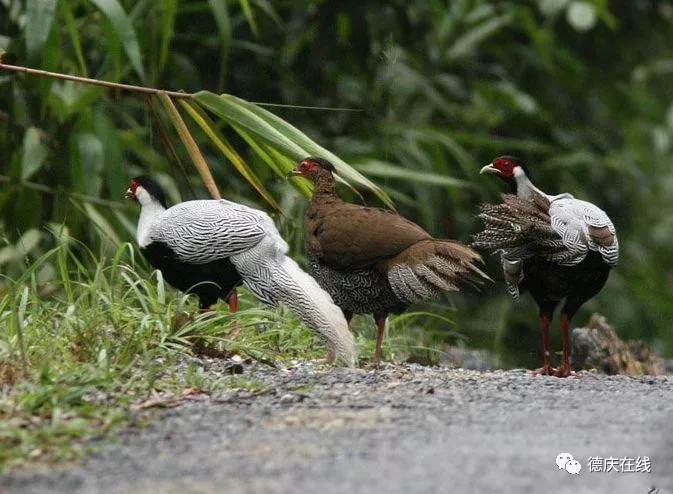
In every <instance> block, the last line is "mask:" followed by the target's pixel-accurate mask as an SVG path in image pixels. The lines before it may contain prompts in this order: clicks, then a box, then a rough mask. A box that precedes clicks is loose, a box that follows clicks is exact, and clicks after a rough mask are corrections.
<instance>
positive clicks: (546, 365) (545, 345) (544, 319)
mask: <svg viewBox="0 0 673 494" xmlns="http://www.w3.org/2000/svg"><path fill="white" fill-rule="evenodd" d="M550 323H551V320H550V319H549V316H548V315H547V314H540V325H541V326H542V357H543V359H544V362H543V364H542V367H540V368H539V369H537V370H534V371H533V375H534V376H537V375H538V374H543V375H545V376H551V375H553V374H554V372H556V369H554V368H553V367H552V366H551V363H550V362H549V324H550Z"/></svg>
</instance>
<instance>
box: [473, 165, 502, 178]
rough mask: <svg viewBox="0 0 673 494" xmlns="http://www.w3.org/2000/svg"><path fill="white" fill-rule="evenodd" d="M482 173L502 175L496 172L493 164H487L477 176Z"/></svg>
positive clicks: (498, 171)
mask: <svg viewBox="0 0 673 494" xmlns="http://www.w3.org/2000/svg"><path fill="white" fill-rule="evenodd" d="M484 173H490V174H493V175H502V172H501V171H500V170H498V169H497V168H496V167H495V166H493V163H489V164H488V165H486V166H485V167H484V168H482V169H481V170H479V175H483V174H484Z"/></svg>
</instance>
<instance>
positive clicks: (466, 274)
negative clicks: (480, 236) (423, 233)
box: [387, 239, 490, 304]
mask: <svg viewBox="0 0 673 494" xmlns="http://www.w3.org/2000/svg"><path fill="white" fill-rule="evenodd" d="M477 261H481V256H479V254H477V253H476V252H475V251H473V250H472V249H470V248H469V247H466V246H465V245H462V244H460V243H459V242H455V241H453V240H440V239H429V240H422V241H420V242H417V243H415V244H414V245H412V246H411V247H409V248H407V249H406V250H405V251H403V252H402V253H400V254H399V255H398V256H396V257H394V258H393V259H391V260H390V261H388V263H387V264H388V266H389V269H388V281H389V283H390V286H391V288H392V289H393V292H394V293H395V295H396V296H397V297H398V298H399V299H400V300H402V301H403V302H405V303H407V304H415V303H421V302H424V301H427V300H430V299H432V298H434V297H436V296H438V295H439V294H440V293H441V292H442V291H458V290H460V287H461V286H464V285H466V284H467V285H472V286H475V285H478V284H481V283H482V282H483V281H484V280H490V278H489V277H488V276H487V275H486V274H485V273H483V272H482V271H481V270H480V269H479V268H477V267H476V266H475V265H474V263H475V262H477Z"/></svg>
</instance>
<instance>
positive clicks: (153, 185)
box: [131, 175, 168, 208]
mask: <svg viewBox="0 0 673 494" xmlns="http://www.w3.org/2000/svg"><path fill="white" fill-rule="evenodd" d="M134 183H135V184H137V185H140V186H141V187H142V188H143V189H145V190H146V191H147V192H149V193H150V195H151V196H152V197H154V198H155V199H156V200H157V201H159V202H160V203H161V205H162V206H163V207H165V208H168V206H167V205H166V194H165V193H164V189H163V187H161V185H160V184H159V182H157V181H156V180H155V179H153V178H152V177H148V176H147V175H140V176H138V177H136V178H134V179H133V180H132V181H131V187H132V188H133V186H134V185H135V184H134Z"/></svg>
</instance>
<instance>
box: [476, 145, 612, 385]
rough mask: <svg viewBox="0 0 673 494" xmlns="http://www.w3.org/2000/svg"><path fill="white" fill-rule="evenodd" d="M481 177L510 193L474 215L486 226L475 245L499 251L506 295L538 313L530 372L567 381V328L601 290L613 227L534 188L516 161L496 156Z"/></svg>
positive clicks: (574, 203)
mask: <svg viewBox="0 0 673 494" xmlns="http://www.w3.org/2000/svg"><path fill="white" fill-rule="evenodd" d="M481 173H491V174H495V175H497V176H499V177H501V178H502V179H504V180H505V181H507V182H508V183H509V184H510V186H511V187H512V190H513V191H514V192H515V193H516V195H509V194H503V202H502V203H501V204H484V205H482V207H481V213H480V214H479V217H480V218H481V219H482V220H483V221H484V225H485V228H484V231H482V232H480V233H479V234H477V235H475V238H474V242H473V245H474V246H475V247H479V248H486V249H491V250H494V251H496V252H499V253H500V255H501V260H502V268H503V272H504V276H505V282H506V284H507V290H508V292H509V293H510V294H511V295H512V296H513V297H514V298H518V296H519V293H520V292H522V291H525V290H527V291H529V292H530V293H531V295H532V296H533V298H534V299H535V301H536V303H537V305H538V307H539V309H540V324H541V327H542V351H543V358H544V362H543V366H542V368H541V369H539V370H538V371H535V373H541V374H547V375H555V376H558V377H566V376H569V375H570V374H571V370H570V362H569V342H568V325H569V323H570V320H571V319H572V317H573V316H574V315H575V313H576V312H577V310H578V309H579V308H580V307H581V306H582V304H584V303H585V302H586V301H587V300H589V299H590V298H591V297H593V296H595V295H596V294H597V293H598V292H600V291H601V289H602V288H603V285H605V282H606V281H607V279H608V275H609V274H610V270H611V268H612V267H613V266H615V265H616V264H617V261H618V259H619V243H618V240H617V233H616V231H615V227H614V225H613V224H612V221H611V220H610V218H609V217H608V215H607V214H606V213H605V212H604V211H603V210H602V209H600V208H598V207H597V206H595V205H594V204H592V203H590V202H587V201H582V200H580V199H575V198H574V197H573V196H572V195H571V194H567V193H564V194H559V195H555V196H552V195H549V194H546V193H544V192H543V191H541V190H540V189H538V188H537V187H536V186H535V185H533V183H532V182H531V181H530V179H529V178H528V175H527V173H526V168H525V166H524V164H523V163H522V162H521V160H519V159H518V158H515V157H513V156H501V157H499V158H496V159H495V160H493V162H492V163H490V164H489V165H487V166H485V167H483V168H482V169H481ZM563 300H565V303H564V305H563V307H562V309H561V331H562V341H563V353H562V360H561V365H560V367H558V368H557V369H555V368H553V367H552V366H551V362H550V359H549V357H550V353H549V325H550V324H551V321H552V318H553V314H554V310H555V309H556V307H557V306H558V305H559V304H560V303H561V302H562V301H563Z"/></svg>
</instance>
